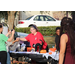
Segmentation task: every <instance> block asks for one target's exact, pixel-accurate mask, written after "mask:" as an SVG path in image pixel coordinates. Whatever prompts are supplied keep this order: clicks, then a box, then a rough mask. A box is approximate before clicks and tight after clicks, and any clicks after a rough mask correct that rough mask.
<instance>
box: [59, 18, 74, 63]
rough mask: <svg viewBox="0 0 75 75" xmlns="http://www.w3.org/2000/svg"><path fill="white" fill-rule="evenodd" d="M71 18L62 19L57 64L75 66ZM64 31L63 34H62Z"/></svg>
mask: <svg viewBox="0 0 75 75" xmlns="http://www.w3.org/2000/svg"><path fill="white" fill-rule="evenodd" d="M73 27H74V23H73V20H72V19H71V18H68V17H64V18H63V19H62V20H61V28H60V41H59V43H58V44H59V46H60V54H59V64H75V32H74V29H73ZM63 31H64V34H63Z"/></svg>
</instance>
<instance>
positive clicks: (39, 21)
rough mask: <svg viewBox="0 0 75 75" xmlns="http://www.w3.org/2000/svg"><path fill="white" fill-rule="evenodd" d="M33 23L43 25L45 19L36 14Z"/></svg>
mask: <svg viewBox="0 0 75 75" xmlns="http://www.w3.org/2000/svg"><path fill="white" fill-rule="evenodd" d="M33 23H34V24H35V25H36V26H45V21H44V17H43V15H38V16H36V17H35V18H34V19H33Z"/></svg>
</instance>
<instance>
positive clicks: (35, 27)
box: [29, 24, 38, 31]
mask: <svg viewBox="0 0 75 75" xmlns="http://www.w3.org/2000/svg"><path fill="white" fill-rule="evenodd" d="M29 27H33V28H34V29H36V31H38V28H37V26H36V25H34V24H30V25H29Z"/></svg>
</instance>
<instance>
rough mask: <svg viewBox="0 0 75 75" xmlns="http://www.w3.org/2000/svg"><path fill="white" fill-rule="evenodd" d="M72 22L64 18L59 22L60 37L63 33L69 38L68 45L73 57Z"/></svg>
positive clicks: (73, 38) (73, 33)
mask: <svg viewBox="0 0 75 75" xmlns="http://www.w3.org/2000/svg"><path fill="white" fill-rule="evenodd" d="M73 27H74V22H73V20H72V19H71V18H68V17H64V18H63V19H62V20H61V28H60V37H61V35H62V34H63V31H64V32H65V33H67V34H68V36H69V38H70V44H71V54H72V55H73V56H74V55H75V41H74V40H75V32H74V28H73ZM59 44H60V39H59V42H58V45H57V49H59Z"/></svg>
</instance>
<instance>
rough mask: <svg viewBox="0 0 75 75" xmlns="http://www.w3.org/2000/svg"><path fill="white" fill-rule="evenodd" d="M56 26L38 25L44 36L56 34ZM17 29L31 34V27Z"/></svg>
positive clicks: (16, 29)
mask: <svg viewBox="0 0 75 75" xmlns="http://www.w3.org/2000/svg"><path fill="white" fill-rule="evenodd" d="M56 27H57V26H47V27H38V30H39V32H40V33H41V34H42V35H43V36H55V34H56V32H55V30H56ZM15 31H17V32H23V33H28V34H29V33H30V28H29V27H28V28H15Z"/></svg>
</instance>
